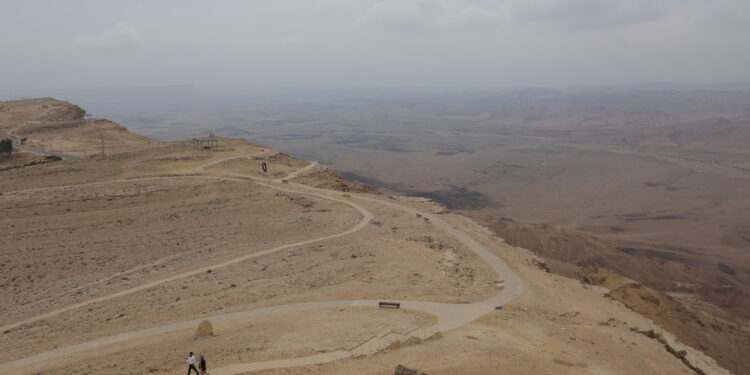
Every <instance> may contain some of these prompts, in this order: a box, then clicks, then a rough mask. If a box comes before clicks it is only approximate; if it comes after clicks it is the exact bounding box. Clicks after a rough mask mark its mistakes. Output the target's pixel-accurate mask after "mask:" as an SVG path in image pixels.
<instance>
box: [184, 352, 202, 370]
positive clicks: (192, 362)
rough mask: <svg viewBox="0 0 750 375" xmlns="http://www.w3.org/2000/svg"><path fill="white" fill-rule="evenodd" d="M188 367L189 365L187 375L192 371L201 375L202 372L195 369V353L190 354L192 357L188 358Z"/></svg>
mask: <svg viewBox="0 0 750 375" xmlns="http://www.w3.org/2000/svg"><path fill="white" fill-rule="evenodd" d="M187 365H188V373H187V375H190V371H195V373H196V374H197V375H200V372H198V369H197V368H195V356H194V355H193V352H190V355H189V356H188V359H187Z"/></svg>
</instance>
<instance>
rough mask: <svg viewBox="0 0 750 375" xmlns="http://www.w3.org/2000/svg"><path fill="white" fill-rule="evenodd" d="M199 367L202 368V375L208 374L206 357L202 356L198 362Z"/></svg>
mask: <svg viewBox="0 0 750 375" xmlns="http://www.w3.org/2000/svg"><path fill="white" fill-rule="evenodd" d="M198 368H199V369H200V370H201V375H206V358H203V356H201V360H200V362H198Z"/></svg>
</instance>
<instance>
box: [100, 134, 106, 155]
mask: <svg viewBox="0 0 750 375" xmlns="http://www.w3.org/2000/svg"><path fill="white" fill-rule="evenodd" d="M99 138H100V139H101V140H102V159H104V158H106V157H107V154H106V153H104V133H99Z"/></svg>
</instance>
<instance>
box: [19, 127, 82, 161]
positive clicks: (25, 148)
mask: <svg viewBox="0 0 750 375" xmlns="http://www.w3.org/2000/svg"><path fill="white" fill-rule="evenodd" d="M28 124H29V123H27V122H23V123H20V124H18V125H16V127H15V128H13V129H10V130H8V137H10V138H11V139H15V140H16V142H13V148H17V149H19V150H21V151H25V152H30V153H32V154H37V155H44V156H57V157H59V158H61V159H63V160H73V159H79V157H78V156H73V155H66V154H58V153H56V152H47V151H44V150H40V149H38V148H33V147H29V146H26V145H22V144H21V142H20V141H19V140H20V139H21V137H19V136H17V135H16V134H15V132H16V131H17V130H20V129H23V128H24V127H25V126H26V125H28Z"/></svg>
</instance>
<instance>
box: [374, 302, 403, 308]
mask: <svg viewBox="0 0 750 375" xmlns="http://www.w3.org/2000/svg"><path fill="white" fill-rule="evenodd" d="M378 306H380V307H389V308H394V309H397V308H399V307H401V304H400V303H398V302H380V303H378Z"/></svg>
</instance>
